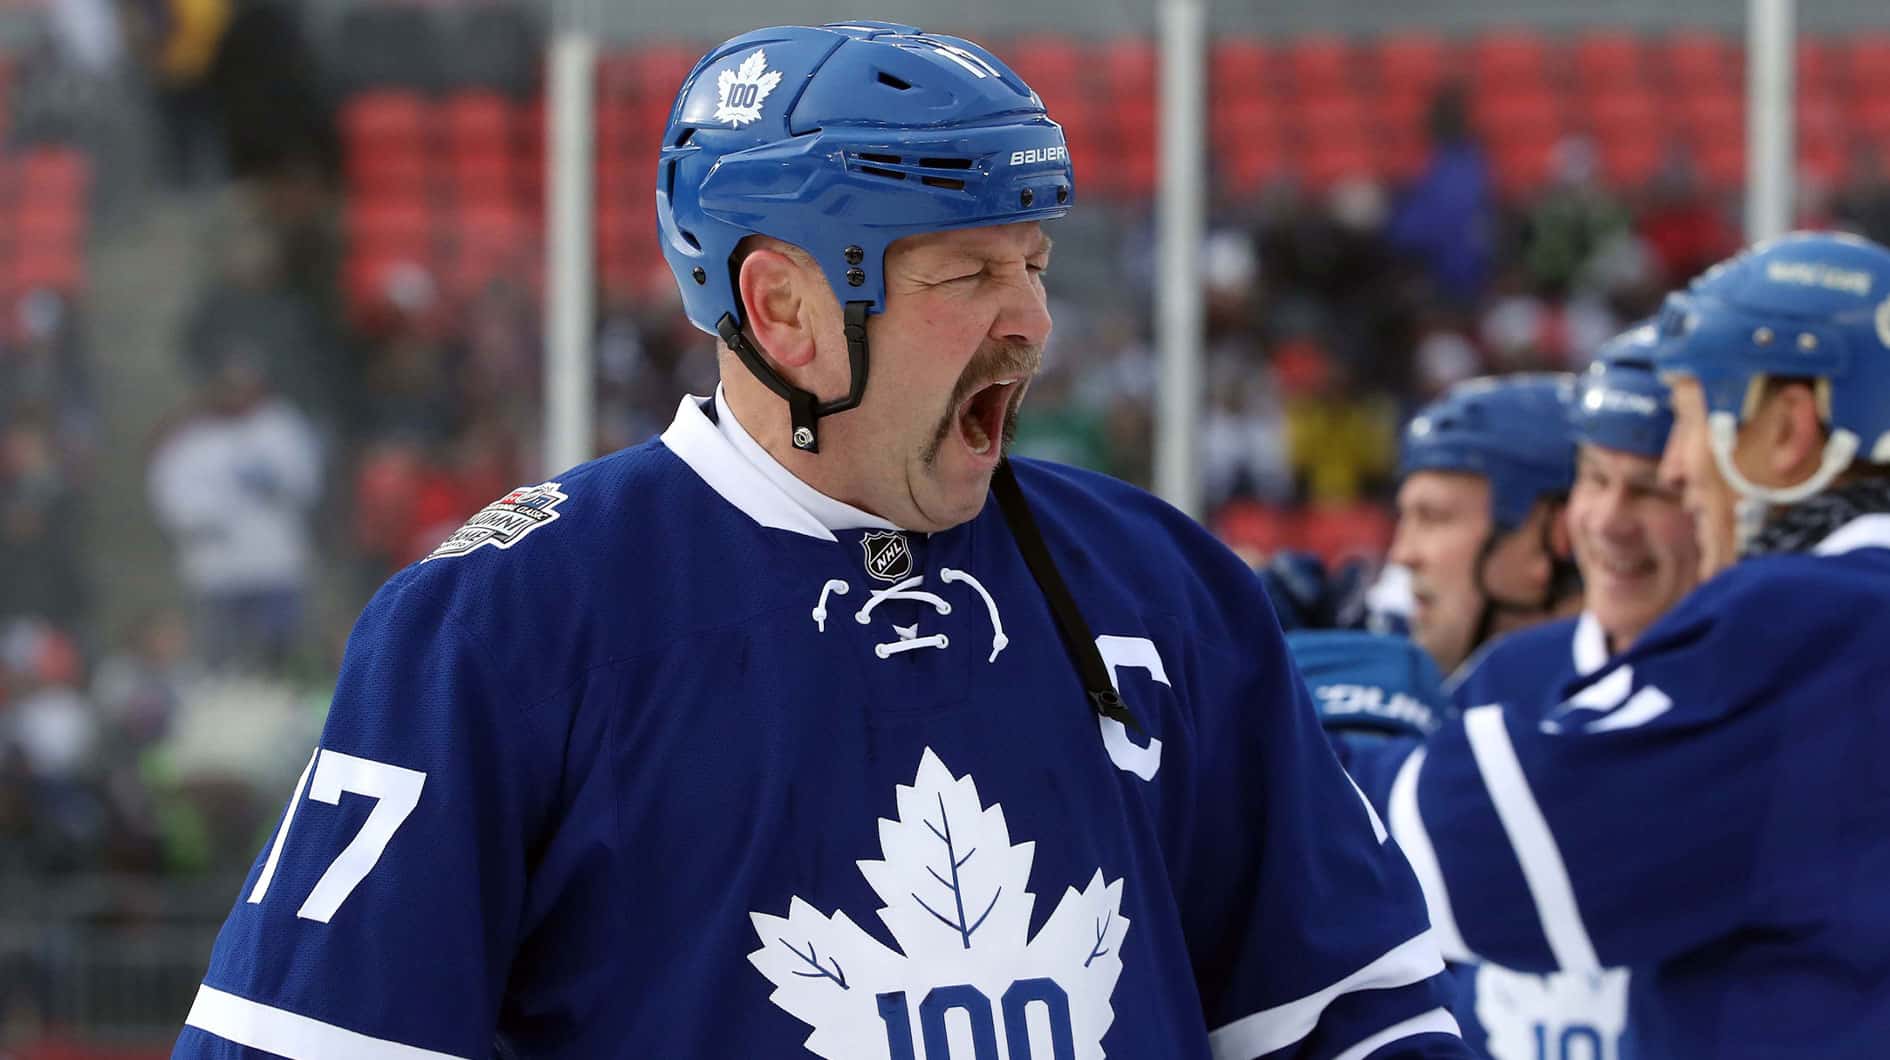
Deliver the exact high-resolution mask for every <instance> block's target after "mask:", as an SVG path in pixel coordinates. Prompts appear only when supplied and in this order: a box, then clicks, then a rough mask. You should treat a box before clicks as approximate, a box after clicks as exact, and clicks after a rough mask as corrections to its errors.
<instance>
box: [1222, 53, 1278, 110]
mask: <svg viewBox="0 0 1890 1060" xmlns="http://www.w3.org/2000/svg"><path fill="white" fill-rule="evenodd" d="M1209 62H1210V64H1211V65H1210V67H1209V70H1210V73H1209V78H1208V92H1209V94H1210V99H1211V100H1212V102H1213V104H1214V105H1215V106H1220V105H1222V104H1225V103H1228V102H1231V101H1232V100H1235V99H1247V98H1252V97H1257V96H1265V95H1269V94H1270V93H1271V87H1270V85H1269V81H1270V80H1271V79H1272V76H1273V59H1272V57H1271V55H1270V53H1269V52H1268V50H1267V46H1266V45H1265V44H1263V43H1261V42H1260V41H1258V40H1255V39H1253V38H1250V37H1235V38H1231V39H1226V40H1218V41H1216V42H1215V43H1214V46H1213V57H1212V58H1211V59H1210V60H1209Z"/></svg>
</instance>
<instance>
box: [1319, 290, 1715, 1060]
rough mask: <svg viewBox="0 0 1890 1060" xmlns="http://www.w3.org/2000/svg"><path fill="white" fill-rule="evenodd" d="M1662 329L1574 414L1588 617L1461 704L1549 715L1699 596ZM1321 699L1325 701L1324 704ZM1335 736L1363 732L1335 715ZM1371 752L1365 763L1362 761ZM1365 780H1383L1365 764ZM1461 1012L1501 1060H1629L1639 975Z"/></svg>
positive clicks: (1579, 545)
mask: <svg viewBox="0 0 1890 1060" xmlns="http://www.w3.org/2000/svg"><path fill="white" fill-rule="evenodd" d="M1653 345H1654V329H1653V327H1652V326H1651V325H1644V326H1642V327H1639V328H1635V329H1633V330H1631V331H1629V332H1627V333H1626V334H1624V335H1622V336H1620V337H1619V338H1617V339H1615V340H1614V341H1613V342H1611V343H1609V344H1608V345H1607V346H1605V347H1603V349H1602V351H1601V353H1600V355H1599V356H1598V358H1597V360H1596V363H1595V364H1593V365H1592V366H1591V367H1590V369H1589V370H1588V371H1587V372H1586V373H1584V374H1583V375H1582V376H1581V378H1580V380H1579V382H1578V384H1577V387H1576V391H1575V399H1574V401H1573V403H1572V405H1571V408H1570V417H1571V422H1572V424H1573V426H1574V436H1575V441H1576V443H1577V456H1576V473H1575V485H1574V487H1573V488H1572V489H1571V490H1570V491H1569V498H1568V506H1567V509H1566V511H1565V512H1564V519H1565V520H1566V522H1567V531H1568V535H1569V538H1570V541H1571V542H1572V544H1573V546H1574V553H1575V564H1576V566H1577V568H1579V570H1580V571H1581V582H1582V601H1583V611H1582V613H1581V615H1580V617H1579V618H1565V619H1558V620H1555V621H1551V622H1545V623H1542V624H1540V625H1536V626H1532V627H1530V628H1528V629H1524V630H1519V631H1517V632H1515V633H1511V634H1509V635H1508V636H1505V637H1500V638H1498V639H1497V640H1495V641H1493V642H1492V643H1491V644H1489V645H1488V646H1486V647H1485V648H1484V649H1482V650H1481V651H1480V652H1478V654H1477V655H1476V656H1474V657H1472V659H1471V660H1470V661H1469V662H1468V663H1466V664H1465V666H1464V671H1465V673H1464V676H1463V678H1462V679H1461V680H1460V681H1459V682H1458V683H1457V684H1456V687H1455V689H1454V691H1453V695H1452V699H1453V703H1454V706H1455V707H1457V708H1460V709H1468V708H1470V707H1473V706H1476V705H1479V704H1483V703H1512V704H1517V705H1518V706H1524V707H1526V706H1530V705H1535V706H1538V707H1540V708H1541V709H1545V710H1546V709H1548V708H1550V707H1553V706H1554V705H1555V704H1556V700H1555V698H1554V697H1556V696H1557V695H1558V694H1559V693H1560V691H1561V689H1562V688H1563V687H1565V686H1566V685H1567V684H1569V683H1570V682H1571V681H1573V680H1574V679H1575V678H1576V677H1578V676H1580V675H1585V674H1590V673H1593V672H1595V671H1596V670H1598V669H1600V668H1601V667H1602V666H1603V665H1604V664H1605V663H1606V662H1607V661H1608V659H1609V658H1610V657H1612V656H1614V655H1616V654H1618V653H1619V652H1621V651H1623V650H1625V649H1626V648H1627V647H1628V646H1629V645H1631V644H1633V643H1634V641H1635V640H1636V639H1637V638H1638V637H1639V636H1640V635H1641V634H1642V633H1643V632H1644V631H1645V630H1646V629H1647V627H1648V626H1649V625H1651V624H1652V623H1653V622H1654V620H1655V619H1657V618H1659V617H1660V615H1662V614H1663V613H1665V612H1666V611H1667V610H1668V609H1669V608H1671V607H1672V606H1673V605H1675V604H1677V603H1678V602H1679V601H1680V598H1681V597H1682V596H1684V595H1686V593H1687V592H1688V591H1689V590H1691V589H1692V588H1693V586H1694V584H1695V582H1696V579H1697V576H1698V572H1699V548H1698V546H1697V545H1696V544H1695V543H1694V539H1693V520H1692V518H1691V517H1690V516H1689V515H1688V514H1687V512H1686V511H1685V510H1684V509H1683V508H1682V507H1681V506H1680V498H1679V496H1678V495H1677V494H1676V493H1674V492H1673V491H1672V490H1670V489H1667V488H1666V487H1664V486H1662V485H1661V483H1660V481H1659V475H1658V472H1659V461H1660V456H1661V451H1662V449H1663V448H1664V447H1665V445H1666V442H1667V432H1668V429H1669V427H1670V426H1671V425H1672V422H1673V413H1672V410H1671V408H1670V407H1669V405H1668V401H1667V390H1666V387H1664V386H1663V385H1662V384H1661V382H1660V380H1659V379H1657V378H1655V376H1654V371H1653V365H1652V361H1651V358H1652V356H1653ZM1315 691H1316V690H1315ZM1321 710H1322V714H1323V716H1324V718H1325V720H1326V724H1327V727H1328V729H1329V730H1339V731H1344V730H1350V729H1352V728H1354V727H1355V726H1356V725H1357V719H1356V718H1355V717H1352V716H1348V715H1346V714H1342V713H1334V712H1332V711H1331V710H1330V709H1328V708H1327V706H1326V705H1325V704H1321ZM1417 746H1419V743H1418V740H1417V738H1416V737H1415V736H1412V737H1411V738H1410V739H1408V740H1407V742H1406V746H1405V747H1404V749H1403V750H1402V751H1401V752H1398V751H1391V750H1390V749H1383V750H1380V751H1377V752H1376V754H1377V755H1378V757H1379V758H1380V759H1381V761H1380V762H1379V763H1378V764H1377V765H1376V767H1375V768H1377V769H1379V770H1380V771H1381V772H1382V771H1384V770H1392V771H1395V769H1396V768H1397V766H1399V765H1401V764H1402V761H1401V757H1402V756H1404V755H1408V754H1409V752H1411V751H1414V750H1416V748H1417ZM1365 753H1366V752H1361V755H1363V754H1365ZM1353 768H1355V769H1367V768H1374V767H1371V766H1367V765H1366V764H1365V763H1363V762H1362V761H1360V760H1358V759H1357V758H1355V759H1354V762H1353ZM1463 975H1464V979H1465V981H1466V986H1467V990H1466V992H1465V995H1464V996H1463V998H1462V999H1460V1001H1459V1003H1458V1006H1457V1014H1458V1017H1459V1022H1460V1023H1461V1024H1462V1025H1463V1028H1464V1036H1465V1038H1466V1039H1467V1040H1468V1041H1469V1042H1470V1043H1471V1045H1472V1046H1473V1047H1476V1048H1480V1049H1481V1050H1483V1051H1484V1052H1485V1053H1486V1054H1487V1055H1488V1056H1490V1057H1492V1058H1493V1060H1543V1058H1545V1057H1547V1058H1549V1060H1559V1058H1561V1057H1565V1056H1567V1057H1583V1058H1588V1057H1593V1058H1594V1060H1613V1058H1616V1057H1619V1056H1620V1051H1619V1049H1620V1045H1619V1043H1620V1040H1621V1035H1622V1031H1623V1028H1624V1026H1625V1024H1626V1020H1627V1011H1626V1010H1627V973H1626V972H1625V971H1622V970H1620V969H1609V970H1607V971H1602V972H1593V973H1588V972H1582V973H1556V974H1551V975H1547V976H1537V975H1530V974H1527V973H1519V972H1512V971H1509V970H1508V969H1504V968H1501V967H1498V966H1496V965H1492V964H1484V965H1480V966H1477V967H1475V968H1472V969H1466V970H1465V972H1464V973H1463Z"/></svg>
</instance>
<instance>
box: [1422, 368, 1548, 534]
mask: <svg viewBox="0 0 1890 1060" xmlns="http://www.w3.org/2000/svg"><path fill="white" fill-rule="evenodd" d="M1574 378H1575V377H1574V376H1573V375H1571V374H1569V373H1567V372H1527V373H1519V374H1516V375H1505V376H1489V377H1486V378H1482V379H1471V380H1468V381H1466V382H1462V383H1458V384H1457V385H1456V386H1454V387H1451V388H1450V390H1448V391H1446V392H1445V394H1444V396H1443V397H1440V398H1438V399H1437V400H1436V401H1433V402H1431V403H1430V404H1429V405H1426V406H1425V407H1424V408H1422V409H1420V410H1419V411H1418V414H1417V415H1416V416H1414V417H1412V419H1411V422H1410V423H1409V424H1407V425H1406V426H1405V429H1404V443H1403V448H1402V453H1401V454H1400V458H1399V463H1398V477H1399V478H1405V477H1408V476H1410V475H1411V474H1412V473H1414V472H1418V471H1460V472H1466V473H1469V474H1473V475H1481V476H1482V477H1483V478H1485V479H1486V480H1488V482H1489V484H1490V518H1491V521H1492V522H1493V523H1494V524H1495V526H1496V529H1497V530H1498V531H1499V532H1502V531H1507V530H1511V529H1514V528H1515V527H1517V526H1520V525H1521V524H1522V523H1523V521H1524V520H1525V519H1527V518H1528V517H1529V509H1530V508H1531V507H1532V506H1533V505H1534V504H1535V503H1536V501H1537V500H1538V499H1540V498H1542V497H1560V496H1561V495H1563V494H1566V493H1567V492H1568V490H1569V487H1570V486H1572V485H1574V481H1575V436H1574V431H1573V429H1572V428H1571V426H1570V424H1569V407H1570V405H1571V404H1572V403H1573V394H1574Z"/></svg>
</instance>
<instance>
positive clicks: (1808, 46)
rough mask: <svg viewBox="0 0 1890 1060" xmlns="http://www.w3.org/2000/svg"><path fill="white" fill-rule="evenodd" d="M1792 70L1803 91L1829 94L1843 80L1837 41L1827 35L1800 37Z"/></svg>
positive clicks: (1800, 89) (1799, 87)
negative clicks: (1840, 72)
mask: <svg viewBox="0 0 1890 1060" xmlns="http://www.w3.org/2000/svg"><path fill="white" fill-rule="evenodd" d="M1792 72H1793V73H1794V74H1795V75H1796V76H1797V79H1798V91H1799V92H1801V93H1807V92H1809V93H1817V94H1829V93H1831V92H1833V91H1835V90H1836V87H1837V85H1838V84H1839V82H1840V81H1841V80H1842V78H1841V76H1840V74H1839V63H1838V54H1837V42H1836V41H1833V40H1831V39H1829V38H1826V37H1814V36H1803V35H1801V36H1800V37H1799V38H1798V46H1797V52H1796V55H1795V56H1794V58H1793V65H1792Z"/></svg>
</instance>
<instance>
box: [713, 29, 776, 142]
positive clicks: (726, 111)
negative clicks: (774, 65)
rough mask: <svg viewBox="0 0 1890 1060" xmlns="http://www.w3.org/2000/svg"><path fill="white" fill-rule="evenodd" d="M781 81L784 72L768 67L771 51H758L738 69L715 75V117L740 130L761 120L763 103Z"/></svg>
mask: <svg viewBox="0 0 1890 1060" xmlns="http://www.w3.org/2000/svg"><path fill="white" fill-rule="evenodd" d="M780 83H781V71H779V70H770V69H768V53H767V52H765V51H762V50H761V49H759V48H757V49H755V54H753V55H751V56H749V57H748V58H747V59H745V60H743V61H742V65H741V66H740V67H739V68H737V69H736V70H735V71H733V72H730V71H728V70H724V71H722V72H721V73H720V74H718V75H716V78H715V91H716V96H715V120H716V121H725V122H728V123H729V124H730V125H733V126H735V127H736V128H737V129H739V128H741V127H742V126H744V125H747V124H748V123H749V122H751V121H760V120H761V104H762V102H763V101H764V100H766V99H767V98H768V93H770V92H773V91H774V86H776V85H778V84H780Z"/></svg>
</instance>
